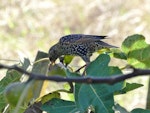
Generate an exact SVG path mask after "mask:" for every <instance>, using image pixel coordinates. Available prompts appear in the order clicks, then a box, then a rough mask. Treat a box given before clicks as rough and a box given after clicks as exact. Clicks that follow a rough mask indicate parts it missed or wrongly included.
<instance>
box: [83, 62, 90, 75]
mask: <svg viewBox="0 0 150 113" xmlns="http://www.w3.org/2000/svg"><path fill="white" fill-rule="evenodd" d="M89 64H90V62H87V63H86V65H85V69H84V71H83V74H82V76H85V75H86V69H87V67H88V66H89Z"/></svg>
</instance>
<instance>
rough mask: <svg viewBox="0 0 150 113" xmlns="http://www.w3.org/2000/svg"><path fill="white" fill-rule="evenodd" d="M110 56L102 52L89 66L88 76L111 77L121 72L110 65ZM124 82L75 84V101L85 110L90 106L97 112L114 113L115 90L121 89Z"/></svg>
mask: <svg viewBox="0 0 150 113" xmlns="http://www.w3.org/2000/svg"><path fill="white" fill-rule="evenodd" d="M109 61H110V57H109V56H108V55H106V54H102V55H100V56H98V57H97V58H96V60H95V61H93V62H91V63H90V65H89V66H88V67H87V70H86V72H87V76H92V77H109V76H113V75H116V74H121V70H120V69H119V68H118V67H112V66H108V63H109ZM122 86H123V84H122V82H120V83H116V84H114V85H107V84H75V101H76V104H77V106H78V107H79V108H80V109H81V110H82V112H85V111H86V110H87V109H88V108H89V107H90V106H92V108H93V109H94V110H95V111H96V112H97V113H107V112H109V113H113V110H112V107H113V105H114V97H113V96H114V92H116V91H119V90H121V88H122Z"/></svg>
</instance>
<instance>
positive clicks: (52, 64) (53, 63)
mask: <svg viewBox="0 0 150 113" xmlns="http://www.w3.org/2000/svg"><path fill="white" fill-rule="evenodd" d="M54 65H55V61H51V63H50V64H49V70H51V68H52V67H53V66H54Z"/></svg>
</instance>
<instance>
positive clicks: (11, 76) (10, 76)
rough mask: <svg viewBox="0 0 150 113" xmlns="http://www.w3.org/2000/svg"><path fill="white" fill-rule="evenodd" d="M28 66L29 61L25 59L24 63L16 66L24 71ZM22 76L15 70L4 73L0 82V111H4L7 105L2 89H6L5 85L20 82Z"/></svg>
mask: <svg viewBox="0 0 150 113" xmlns="http://www.w3.org/2000/svg"><path fill="white" fill-rule="evenodd" d="M29 65H30V61H29V59H27V58H24V61H23V62H21V63H20V65H18V66H19V67H20V68H22V69H24V70H26V69H27V68H28V66H29ZM21 76H22V73H20V72H18V71H16V70H8V71H7V72H6V76H5V77H4V78H3V79H2V80H1V81H0V100H1V101H0V111H2V109H4V107H5V106H6V105H7V103H6V102H5V99H4V95H3V93H4V89H5V88H6V86H7V85H9V84H11V83H13V82H17V81H19V80H20V78H21Z"/></svg>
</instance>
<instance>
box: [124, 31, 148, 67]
mask: <svg viewBox="0 0 150 113" xmlns="http://www.w3.org/2000/svg"><path fill="white" fill-rule="evenodd" d="M122 50H123V52H125V54H126V56H127V61H128V63H129V64H130V65H132V66H133V67H135V68H150V62H149V59H150V51H149V50H150V44H147V43H146V42H145V37H144V36H142V35H138V34H135V35H132V36H129V37H127V38H126V39H125V40H124V42H123V43H122Z"/></svg>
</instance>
